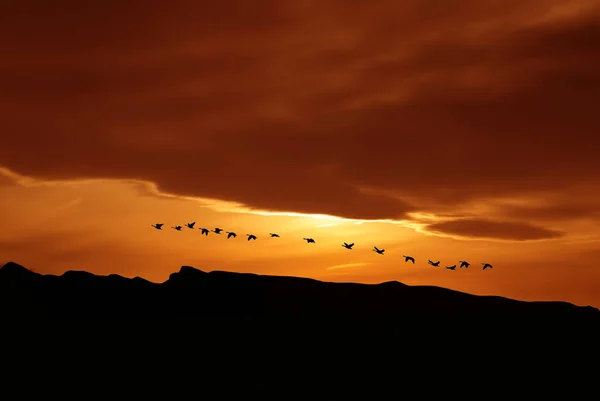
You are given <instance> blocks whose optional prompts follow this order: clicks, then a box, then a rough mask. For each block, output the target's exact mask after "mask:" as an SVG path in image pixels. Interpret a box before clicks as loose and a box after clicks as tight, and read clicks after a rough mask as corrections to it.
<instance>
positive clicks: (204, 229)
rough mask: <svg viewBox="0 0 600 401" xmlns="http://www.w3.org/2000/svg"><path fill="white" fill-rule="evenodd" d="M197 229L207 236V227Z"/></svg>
mask: <svg viewBox="0 0 600 401" xmlns="http://www.w3.org/2000/svg"><path fill="white" fill-rule="evenodd" d="M198 230H201V232H200V234H203V235H206V236H208V229H207V228H199V229H198Z"/></svg>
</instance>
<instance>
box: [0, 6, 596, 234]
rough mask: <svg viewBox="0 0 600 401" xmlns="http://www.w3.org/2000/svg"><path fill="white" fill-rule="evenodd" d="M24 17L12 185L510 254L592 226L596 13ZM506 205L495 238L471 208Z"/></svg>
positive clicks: (11, 40) (379, 10) (55, 12)
mask: <svg viewBox="0 0 600 401" xmlns="http://www.w3.org/2000/svg"><path fill="white" fill-rule="evenodd" d="M31 3H33V2H28V4H23V3H21V4H15V5H13V6H11V8H9V9H8V10H7V11H6V12H4V13H3V16H2V17H0V22H1V23H0V38H1V39H0V45H1V46H2V49H3V60H2V63H0V87H2V88H3V89H2V92H1V93H0V106H1V107H2V110H4V112H5V113H6V116H3V118H2V119H0V130H1V131H2V132H3V133H4V134H3V135H2V136H1V137H0V160H1V163H2V164H3V165H5V166H6V167H8V168H10V169H12V170H14V171H17V172H19V173H22V174H28V175H33V176H37V177H43V178H77V177H109V178H138V179H145V180H148V181H152V182H155V183H157V184H158V186H159V187H160V188H161V190H163V191H166V192H170V193H175V194H180V195H191V196H200V197H211V198H218V199H224V200H229V201H236V202H241V203H244V204H246V205H248V206H251V207H254V208H259V209H267V210H278V211H296V212H306V213H322V214H332V215H337V216H343V217H350V218H358V219H402V218H408V216H410V212H427V213H433V214H434V215H435V214H442V213H452V212H453V211H455V210H458V209H461V210H462V211H463V213H464V215H463V217H466V218H469V219H471V220H467V221H462V220H460V221H453V222H439V223H436V224H434V225H433V226H430V228H431V229H432V230H436V231H440V232H447V233H456V234H460V235H466V236H471V235H472V236H480V235H483V236H486V237H493V238H500V239H509V238H514V239H536V238H546V237H553V236H556V235H557V232H556V231H555V230H549V229H547V228H543V225H544V224H546V225H548V224H551V222H553V221H555V220H561V219H562V220H564V219H582V218H597V217H598V214H597V210H598V206H599V205H600V199H599V197H598V196H597V195H594V194H597V193H600V183H599V182H598V181H599V180H598V177H600V158H598V150H599V149H600V142H599V141H600V140H599V139H598V135H597V133H598V131H599V128H600V123H599V122H598V121H599V120H598V118H597V103H598V102H597V99H600V75H599V74H598V71H600V6H599V5H598V3H597V2H593V1H584V0H581V1H572V2H569V3H568V4H567V3H565V2H559V1H555V0H536V1H528V2H522V1H516V0H514V1H513V0H506V1H502V2H498V1H491V0H489V1H482V0H477V1H475V0H473V1H467V0H460V1H459V0H448V1H444V2H440V4H437V3H436V5H435V6H434V5H433V3H431V2H426V1H416V0H412V1H404V2H397V1H391V0H390V1H387V0H382V1H378V2H376V3H373V4H371V3H369V5H367V4H366V3H364V4H363V3H362V2H347V1H344V2H342V1H319V2H316V1H306V2H293V1H280V2H275V1H257V2H253V3H252V5H250V3H248V2H242V1H230V2H221V3H218V4H216V3H214V2H201V1H198V2H191V1H184V2H172V3H170V4H169V6H166V5H165V4H164V2H159V1H148V2H143V3H141V2H128V3H127V4H123V3H122V2H116V1H107V2H103V3H102V5H97V6H96V7H92V8H90V7H88V5H87V4H84V3H85V2H84V3H81V2H62V3H61V4H62V5H63V6H62V7H59V6H53V7H50V6H48V5H46V3H43V2H39V4H37V5H35V7H34V6H33V5H32V4H31ZM69 3H72V4H69ZM570 189H573V190H574V191H576V194H577V196H571V197H562V198H560V199H559V198H558V197H557V196H558V195H560V194H563V193H565V191H568V190H570ZM547 195H552V196H547ZM539 197H545V199H549V200H548V201H547V202H546V203H545V204H543V205H539V206H538V204H536V203H532V202H533V199H537V198H539ZM496 198H515V199H516V198H518V199H522V200H523V202H524V203H523V204H522V205H521V206H514V205H509V206H504V207H500V208H496V209H495V215H493V216H485V217H486V219H488V218H489V219H494V221H496V223H493V224H492V223H482V222H480V221H475V220H480V217H481V216H474V215H473V214H472V213H471V212H472V211H469V210H468V209H466V208H465V207H464V205H466V204H476V203H477V202H480V203H485V202H488V201H489V200H493V199H496ZM527 200H531V201H530V203H529V204H527ZM523 205H524V206H523ZM407 213H409V214H407ZM503 221H506V222H505V223H502V222H503ZM536 225H540V226H539V227H538V226H536Z"/></svg>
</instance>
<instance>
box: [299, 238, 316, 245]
mask: <svg viewBox="0 0 600 401" xmlns="http://www.w3.org/2000/svg"><path fill="white" fill-rule="evenodd" d="M302 239H303V240H304V241H306V243H307V244H310V243H311V242H312V243H313V244H315V240H314V239H312V238H302Z"/></svg>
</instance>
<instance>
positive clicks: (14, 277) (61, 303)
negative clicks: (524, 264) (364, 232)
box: [0, 262, 600, 331]
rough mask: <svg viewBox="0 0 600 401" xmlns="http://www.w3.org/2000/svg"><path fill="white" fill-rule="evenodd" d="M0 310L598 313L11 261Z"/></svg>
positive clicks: (445, 315)
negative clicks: (60, 270)
mask: <svg viewBox="0 0 600 401" xmlns="http://www.w3.org/2000/svg"><path fill="white" fill-rule="evenodd" d="M0 301H1V303H0V313H1V314H2V316H3V318H5V319H6V318H19V319H34V320H37V319H43V320H45V319H88V320H90V319H91V320H105V319H106V320H113V321H114V320H122V319H135V320H137V319H146V320H148V319H150V320H165V319H167V320H173V319H179V320H180V319H184V320H190V319H200V320H206V319H226V320H229V321H246V322H257V321H262V322H265V321H269V322H273V321H293V322H303V323H309V322H312V323H314V324H326V323H332V322H340V323H352V324H361V325H363V326H364V325H365V324H371V325H373V326H372V327H381V326H382V325H383V326H385V327H390V328H391V327H409V325H410V327H412V329H414V327H415V324H417V323H419V324H421V325H423V324H425V323H426V324H427V326H428V327H431V324H437V325H442V326H441V327H445V328H448V327H450V325H453V324H456V325H458V324H460V325H465V324H470V325H474V324H476V325H479V326H481V325H482V324H487V325H497V326H498V327H503V328H505V329H506V328H507V327H509V328H510V327H514V328H515V329H519V330H522V329H524V328H527V327H532V328H533V327H540V325H543V326H545V327H548V326H552V327H556V328H560V329H561V331H562V330H564V329H565V328H566V327H567V328H569V329H586V328H592V327H594V328H595V327H597V326H598V325H599V323H600V311H599V310H598V309H595V308H592V307H589V306H588V307H580V306H575V305H572V304H569V303H565V302H523V301H515V300H511V299H507V298H501V297H493V296H475V295H470V294H465V293H461V292H457V291H452V290H448V289H444V288H439V287H427V286H407V285H404V284H402V283H399V282H387V283H382V284H377V285H367V284H353V283H327V282H321V281H316V280H311V279H305V278H296V277H278V276H260V275H254V274H241V273H229V272H221V271H213V272H210V273H206V272H203V271H200V270H197V269H194V268H192V267H189V266H183V267H182V268H181V269H180V271H179V272H177V273H173V274H171V276H170V278H169V279H168V280H167V281H166V282H164V283H161V284H157V283H152V282H149V281H147V280H144V279H142V278H139V277H136V278H133V279H128V278H124V277H121V276H118V275H110V276H96V275H93V274H91V273H87V272H83V271H69V272H66V273H65V274H63V275H62V276H53V275H41V274H38V273H34V272H32V271H30V270H28V269H26V268H25V267H23V266H20V265H18V264H15V263H12V262H10V263H7V264H6V265H4V266H3V267H2V268H1V269H0Z"/></svg>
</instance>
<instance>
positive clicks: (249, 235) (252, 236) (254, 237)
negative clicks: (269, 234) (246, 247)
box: [246, 234, 256, 241]
mask: <svg viewBox="0 0 600 401" xmlns="http://www.w3.org/2000/svg"><path fill="white" fill-rule="evenodd" d="M246 235H247V236H248V241H250V240H251V239H253V240H255V239H256V235H254V234H246Z"/></svg>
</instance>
